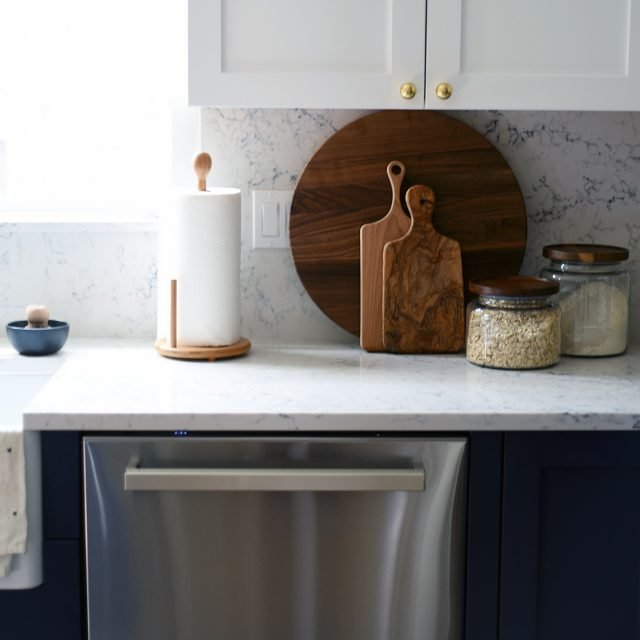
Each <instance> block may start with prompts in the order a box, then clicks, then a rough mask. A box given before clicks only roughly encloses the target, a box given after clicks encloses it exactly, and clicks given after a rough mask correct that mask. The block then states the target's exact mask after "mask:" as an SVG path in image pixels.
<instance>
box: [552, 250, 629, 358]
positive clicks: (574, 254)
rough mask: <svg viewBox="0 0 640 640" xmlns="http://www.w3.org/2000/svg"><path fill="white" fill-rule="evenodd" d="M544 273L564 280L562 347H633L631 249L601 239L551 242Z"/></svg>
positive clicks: (580, 351) (589, 352) (579, 351)
mask: <svg viewBox="0 0 640 640" xmlns="http://www.w3.org/2000/svg"><path fill="white" fill-rule="evenodd" d="M542 253H543V255H544V256H545V257H546V258H549V259H550V260H551V264H550V265H549V266H548V267H545V268H544V269H543V270H542V272H541V273H540V275H541V276H542V277H543V278H546V279H548V280H553V281H554V282H557V283H558V284H559V285H560V293H559V295H558V302H559V304H560V307H561V309H562V353H563V354H566V355H571V356H615V355H619V354H621V353H624V352H625V351H626V349H627V333H628V325H629V272H628V271H627V270H626V269H625V267H624V265H623V264H622V263H623V262H624V261H625V260H627V258H628V257H629V251H628V250H627V249H624V248H621V247H611V246H607V245H597V244H558V245H548V246H546V247H544V249H543V251H542Z"/></svg>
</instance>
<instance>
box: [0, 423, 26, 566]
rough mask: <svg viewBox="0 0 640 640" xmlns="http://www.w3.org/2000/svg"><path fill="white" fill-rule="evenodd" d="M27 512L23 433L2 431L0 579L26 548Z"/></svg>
mask: <svg viewBox="0 0 640 640" xmlns="http://www.w3.org/2000/svg"><path fill="white" fill-rule="evenodd" d="M26 543H27V510H26V490H25V468H24V436H23V433H22V431H0V577H1V576H4V575H6V574H7V573H8V572H9V570H10V568H11V558H12V556H13V554H14V553H24V552H25V550H26V546H27V544H26Z"/></svg>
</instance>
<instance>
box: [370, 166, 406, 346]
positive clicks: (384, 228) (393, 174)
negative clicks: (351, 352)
mask: <svg viewBox="0 0 640 640" xmlns="http://www.w3.org/2000/svg"><path fill="white" fill-rule="evenodd" d="M405 172H406V169H405V166H404V165H403V164H402V162H398V161H397V160H394V161H393V162H390V163H389V164H388V165H387V175H388V176H389V182H390V183H391V196H392V197H391V208H390V209H389V213H387V215H386V216H385V217H384V218H382V220H378V221H377V222H372V223H371V224H365V225H362V228H361V229H360V346H361V347H362V348H363V349H366V350H367V351H384V343H383V340H382V332H383V329H382V283H383V265H382V254H383V252H384V247H385V245H386V244H387V242H389V241H391V240H397V239H398V238H401V237H402V236H404V234H405V233H407V231H409V226H410V224H411V219H410V218H409V216H407V214H406V213H405V212H404V210H403V209H402V201H401V199H400V188H401V186H402V179H403V178H404V174H405Z"/></svg>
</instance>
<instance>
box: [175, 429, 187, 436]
mask: <svg viewBox="0 0 640 640" xmlns="http://www.w3.org/2000/svg"><path fill="white" fill-rule="evenodd" d="M173 435H174V436H188V435H189V432H188V431H186V430H179V431H174V432H173Z"/></svg>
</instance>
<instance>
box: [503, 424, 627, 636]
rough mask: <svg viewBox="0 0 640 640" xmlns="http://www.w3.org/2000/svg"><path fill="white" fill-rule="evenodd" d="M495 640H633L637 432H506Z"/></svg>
mask: <svg viewBox="0 0 640 640" xmlns="http://www.w3.org/2000/svg"><path fill="white" fill-rule="evenodd" d="M503 490H504V502H503V538H502V566H501V588H500V638H501V640H534V639H535V640H566V639H567V638H580V640H591V639H593V640H602V639H603V638H612V639H613V638H615V640H638V638H640V433H634V432H631V433H565V434H558V433H556V434H544V433H535V434H507V436H506V438H505V457H504V484H503Z"/></svg>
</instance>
